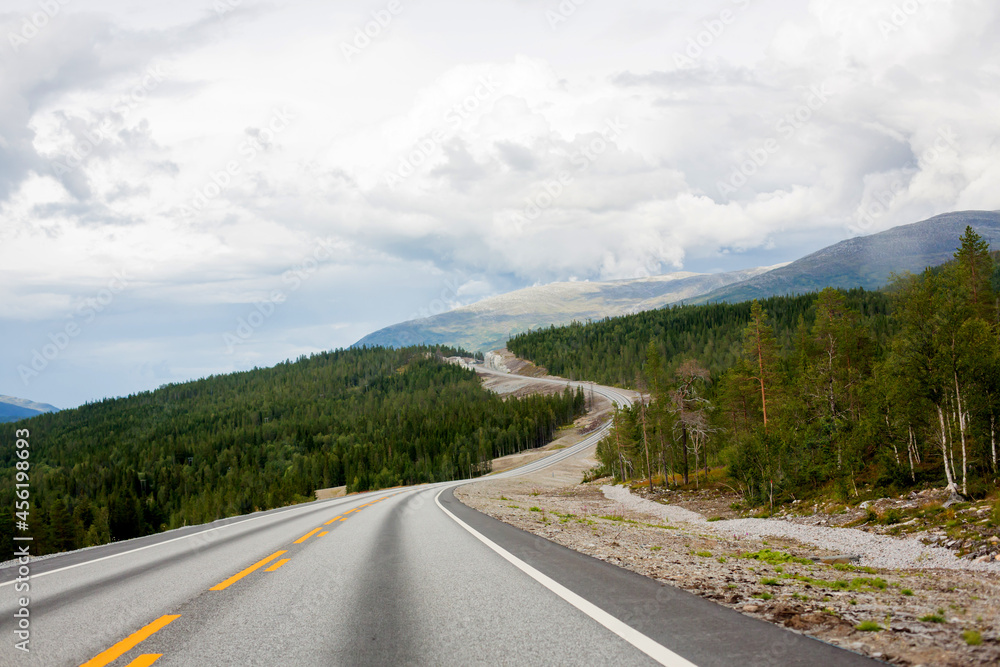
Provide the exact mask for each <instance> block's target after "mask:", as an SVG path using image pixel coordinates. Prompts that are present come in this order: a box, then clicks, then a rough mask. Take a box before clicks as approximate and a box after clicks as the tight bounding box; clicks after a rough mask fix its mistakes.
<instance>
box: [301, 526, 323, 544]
mask: <svg viewBox="0 0 1000 667" xmlns="http://www.w3.org/2000/svg"><path fill="white" fill-rule="evenodd" d="M321 530H323V529H322V528H314V529H312V530H310V531H309V532H308V533H306V534H305V535H303V536H302V537H300V538H299V539H297V540H295V544H302V543H303V542H305V541H306V540H308V539H309V538H310V537H312V536H313V535H315V534H316V533H318V532H319V531H321Z"/></svg>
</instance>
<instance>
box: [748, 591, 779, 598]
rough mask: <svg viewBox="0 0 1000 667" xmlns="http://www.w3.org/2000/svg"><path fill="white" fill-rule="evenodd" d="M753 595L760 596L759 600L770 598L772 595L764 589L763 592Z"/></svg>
mask: <svg viewBox="0 0 1000 667" xmlns="http://www.w3.org/2000/svg"><path fill="white" fill-rule="evenodd" d="M753 597H755V598H760V599H761V600H770V599H771V598H773V597H774V596H773V595H771V594H770V593H768V592H766V591H765V592H764V593H754V594H753Z"/></svg>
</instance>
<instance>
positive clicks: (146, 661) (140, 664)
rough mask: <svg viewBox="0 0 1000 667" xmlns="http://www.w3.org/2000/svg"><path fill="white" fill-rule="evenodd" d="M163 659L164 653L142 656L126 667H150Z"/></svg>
mask: <svg viewBox="0 0 1000 667" xmlns="http://www.w3.org/2000/svg"><path fill="white" fill-rule="evenodd" d="M162 657H163V654H162V653H147V654H146V655H140V656H139V657H138V658H136V659H135V660H133V661H132V662H130V663H128V665H126V666H125V667H149V666H150V665H152V664H153V663H154V662H156V661H157V660H159V659H160V658H162Z"/></svg>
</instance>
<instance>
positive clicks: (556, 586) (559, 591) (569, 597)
mask: <svg viewBox="0 0 1000 667" xmlns="http://www.w3.org/2000/svg"><path fill="white" fill-rule="evenodd" d="M442 493H444V489H442V490H441V491H439V492H438V494H437V495H436V496H434V503H435V504H436V505H437V506H438V507H439V508H441V511H442V512H444V513H445V514H447V515H448V516H450V517H451V518H452V519H453V520H454V521H455V522H456V523H457V524H458V525H460V526H461V527H462V528H465V529H466V530H467V531H469V532H470V533H472V536H473V537H475V538H476V539H477V540H479V541H480V542H482V543H483V544H485V545H486V546H488V547H489V548H490V549H492V550H493V551H495V552H497V553H498V554H499V555H500V556H501V557H503V558H504V560H506V561H508V562H509V563H511V564H512V565H513V566H514V567H516V568H517V569H519V570H521V571H522V572H524V573H525V574H527V575H528V576H529V577H531V578H532V579H534V580H535V581H537V582H538V583H540V584H541V585H542V586H545V587H546V588H547V589H549V590H550V591H552V592H553V593H555V594H556V595H558V596H559V597H561V598H562V599H563V600H565V601H566V602H568V603H569V604H571V605H573V606H574V607H576V608H577V609H579V610H580V611H582V612H583V613H584V614H586V615H587V616H589V617H590V618H592V619H594V620H595V621H597V622H598V623H600V624H601V625H603V626H604V627H605V628H607V629H608V630H610V631H611V632H613V633H615V634H616V635H618V636H619V637H621V638H622V639H624V640H625V641H627V642H628V643H629V644H631V645H632V646H634V647H636V648H637V649H639V650H640V651H642V652H643V653H645V654H646V655H648V656H649V657H650V658H652V659H653V660H655V661H656V662H658V663H660V664H661V665H668V666H669V667H696V666H695V664H694V663H693V662H689V661H688V660H686V659H685V658H682V657H681V656H679V655H677V654H676V653H674V652H673V651H671V650H670V649H668V648H667V647H665V646H663V645H662V644H659V643H657V642H655V641H653V640H652V639H650V638H649V637H647V636H646V635H644V634H642V633H641V632H639V631H638V630H636V629H635V628H633V627H632V626H630V625H627V624H625V623H623V622H622V621H620V620H618V619H617V618H615V617H614V616H612V615H611V614H609V613H608V612H606V611H604V610H603V609H601V608H600V607H598V606H597V605H595V604H593V603H592V602H590V601H589V600H586V599H585V598H583V597H581V596H579V595H577V594H576V593H574V592H573V591H571V590H569V589H568V588H566V587H565V586H563V585H562V584H560V583H559V582H557V581H555V580H554V579H552V578H551V577H549V576H547V575H545V574H543V573H541V572H539V571H538V570H536V569H535V568H533V567H532V566H530V565H528V564H527V563H525V562H524V561H523V560H521V559H520V558H518V557H516V556H514V555H513V554H512V553H510V552H509V551H507V550H506V549H504V548H503V547H501V546H499V545H498V544H497V543H495V542H493V541H492V540H490V539H489V538H488V537H486V536H485V535H482V534H480V533H478V532H477V531H476V530H475V529H474V528H472V527H471V526H469V524H467V523H465V522H464V521H462V520H461V519H459V518H458V517H457V516H455V515H454V514H452V513H451V512H450V511H448V510H447V509H446V508H445V507H444V505H442V504H441V501H440V497H441V494H442Z"/></svg>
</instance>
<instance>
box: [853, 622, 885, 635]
mask: <svg viewBox="0 0 1000 667" xmlns="http://www.w3.org/2000/svg"><path fill="white" fill-rule="evenodd" d="M856 629H857V630H860V631H861V632H878V631H879V630H881V629H882V626H881V625H879V624H878V623H876V622H875V621H861V623H859V624H858V626H857V628H856Z"/></svg>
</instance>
